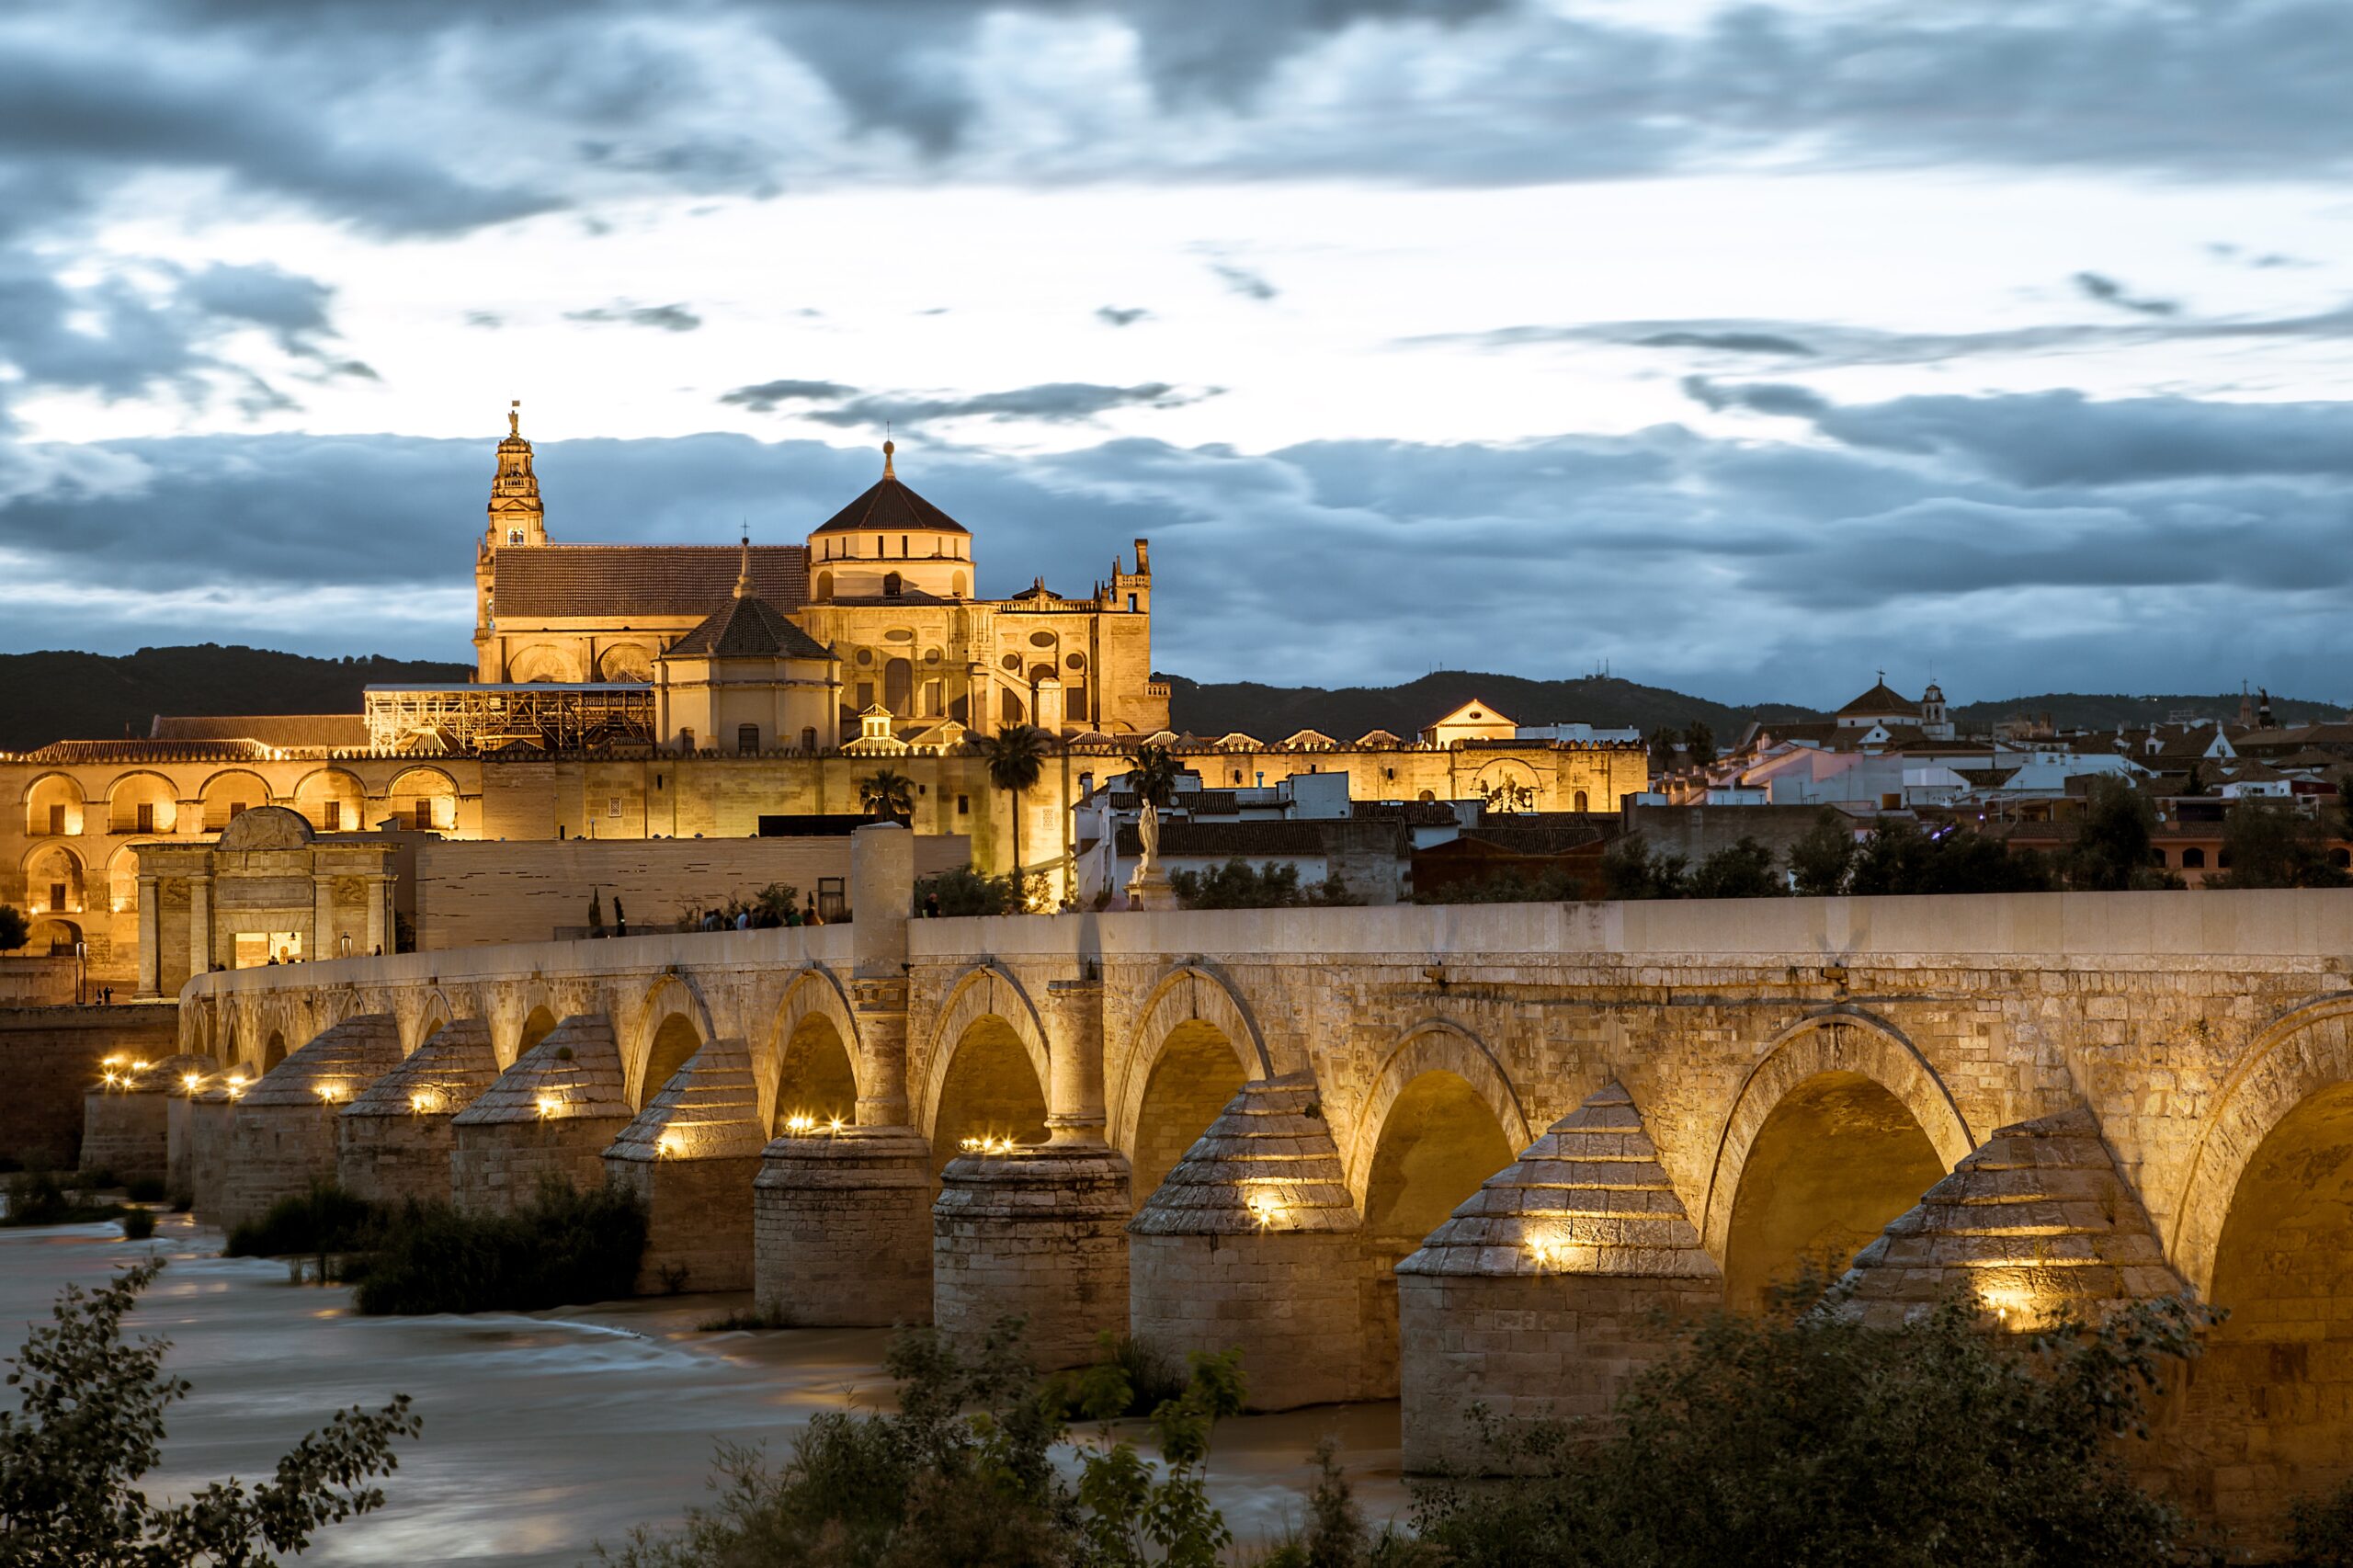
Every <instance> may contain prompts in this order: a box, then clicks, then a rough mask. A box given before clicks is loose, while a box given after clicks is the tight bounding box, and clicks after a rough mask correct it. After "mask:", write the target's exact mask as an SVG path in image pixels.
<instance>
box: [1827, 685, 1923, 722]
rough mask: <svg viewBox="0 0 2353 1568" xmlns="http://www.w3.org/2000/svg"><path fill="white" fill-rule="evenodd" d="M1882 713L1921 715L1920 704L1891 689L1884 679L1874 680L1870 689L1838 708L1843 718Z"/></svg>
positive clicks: (1873, 715) (1871, 715)
mask: <svg viewBox="0 0 2353 1568" xmlns="http://www.w3.org/2000/svg"><path fill="white" fill-rule="evenodd" d="M1880 714H1887V715H1890V716H1901V717H1904V718H1907V719H1916V718H1918V717H1919V716H1920V705H1919V704H1918V703H1916V702H1914V701H1913V700H1912V699H1910V698H1908V697H1905V696H1904V695H1902V694H1901V693H1899V692H1895V691H1892V690H1890V689H1889V688H1888V684H1887V682H1885V681H1883V680H1882V681H1874V682H1873V683H1872V684H1871V688H1870V690H1869V691H1867V692H1865V693H1863V694H1862V695H1861V696H1860V697H1858V698H1857V699H1855V700H1853V701H1852V702H1849V703H1848V704H1847V706H1846V707H1844V708H1841V709H1840V710H1838V717H1840V718H1841V719H1859V718H1863V717H1866V716H1870V717H1876V716H1878V715H1880Z"/></svg>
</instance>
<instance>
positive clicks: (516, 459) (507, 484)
mask: <svg viewBox="0 0 2353 1568" xmlns="http://www.w3.org/2000/svg"><path fill="white" fill-rule="evenodd" d="M522 408H523V403H522V400H521V399H520V398H517V399H516V400H515V401H514V402H513V403H509V404H508V405H507V408H506V439H505V440H503V441H501V442H499V443H498V472H497V473H496V475H495V476H494V477H493V478H492V480H491V482H490V528H489V530H488V531H487V532H486V533H485V534H484V536H483V543H485V544H486V545H488V546H489V547H490V548H491V549H493V550H496V549H498V548H499V547H500V546H502V545H510V544H545V543H547V541H548V528H547V514H546V512H545V511H544V510H543V509H542V508H541V507H540V476H539V475H538V474H536V473H533V472H531V443H530V442H529V441H527V440H525V439H523V415H522Z"/></svg>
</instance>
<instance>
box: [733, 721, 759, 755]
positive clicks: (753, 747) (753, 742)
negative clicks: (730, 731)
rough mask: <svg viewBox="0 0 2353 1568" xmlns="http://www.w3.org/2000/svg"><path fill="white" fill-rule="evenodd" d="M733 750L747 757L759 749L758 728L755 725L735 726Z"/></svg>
mask: <svg viewBox="0 0 2353 1568" xmlns="http://www.w3.org/2000/svg"><path fill="white" fill-rule="evenodd" d="M735 749H736V750H737V751H739V752H742V753H743V754H744V755H745V756H750V755H751V754H752V753H754V752H756V751H758V750H759V749H760V727H759V726H758V725H757V724H738V725H736V726H735Z"/></svg>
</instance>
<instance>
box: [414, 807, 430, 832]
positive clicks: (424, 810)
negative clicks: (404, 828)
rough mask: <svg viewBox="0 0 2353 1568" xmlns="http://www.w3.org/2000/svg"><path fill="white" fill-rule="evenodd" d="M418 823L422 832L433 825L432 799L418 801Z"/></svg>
mask: <svg viewBox="0 0 2353 1568" xmlns="http://www.w3.org/2000/svg"><path fill="white" fill-rule="evenodd" d="M416 825H417V829H418V831H420V832H423V831H426V830H427V829H430V828H431V827H432V826H433V802H432V801H418V802H417V803H416Z"/></svg>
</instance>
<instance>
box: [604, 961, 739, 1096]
mask: <svg viewBox="0 0 2353 1568" xmlns="http://www.w3.org/2000/svg"><path fill="white" fill-rule="evenodd" d="M718 1035H719V1031H718V1030H717V1029H716V1028H712V1027H711V1021H710V1006H709V1004H708V1003H707V1002H706V1001H705V1000H704V998H703V994H702V988H701V987H700V986H699V985H697V984H696V983H695V980H694V977H693V976H692V975H690V974H684V973H677V972H672V973H668V974H665V975H663V976H662V977H661V978H660V979H659V980H657V981H655V982H654V984H653V985H652V987H650V988H649V989H648V990H647V991H646V993H645V997H644V999H643V1000H642V1002H640V1003H639V1004H638V1006H637V1026H636V1028H635V1029H633V1030H632V1031H631V1041H630V1043H629V1045H628V1047H627V1049H626V1051H625V1052H624V1055H623V1057H622V1066H621V1071H622V1093H623V1094H624V1095H625V1096H627V1098H628V1100H629V1102H630V1104H631V1105H633V1106H640V1107H642V1106H643V1105H644V1104H645V1102H646V1101H647V1100H649V1099H651V1098H653V1097H654V1095H655V1094H656V1093H657V1092H658V1091H659V1090H660V1089H661V1087H662V1085H664V1084H666V1083H668V1082H669V1081H670V1077H671V1075H672V1074H675V1073H676V1072H677V1070H678V1069H679V1068H681V1067H683V1066H685V1065H686V1064H687V1059H688V1057H690V1056H692V1055H694V1053H695V1052H696V1051H700V1050H701V1049H702V1046H703V1042H704V1041H705V1040H715V1039H717V1038H718Z"/></svg>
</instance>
